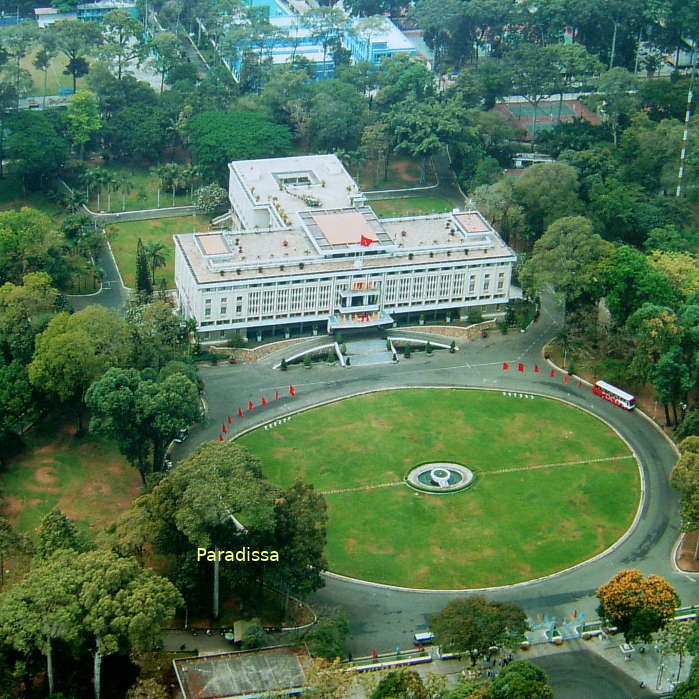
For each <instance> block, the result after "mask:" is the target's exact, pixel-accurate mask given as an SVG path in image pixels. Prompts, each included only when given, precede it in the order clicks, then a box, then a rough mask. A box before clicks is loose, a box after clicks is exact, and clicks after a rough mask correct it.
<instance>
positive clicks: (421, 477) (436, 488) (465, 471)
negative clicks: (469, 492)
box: [405, 461, 473, 494]
mask: <svg viewBox="0 0 699 699" xmlns="http://www.w3.org/2000/svg"><path fill="white" fill-rule="evenodd" d="M405 480H406V483H407V484H408V485H409V486H411V487H412V488H415V489H416V490H421V491H422V492H425V493H435V494H443V493H455V492H457V491H459V490H463V489H464V488H468V486H469V485H471V483H472V482H473V471H471V469H469V468H466V467H465V466H462V465H461V464H456V463H451V462H445V461H440V462H433V463H428V464H421V465H420V466H416V467H415V468H414V469H412V471H410V473H409V474H408V475H407V477H406V479H405Z"/></svg>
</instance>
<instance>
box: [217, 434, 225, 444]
mask: <svg viewBox="0 0 699 699" xmlns="http://www.w3.org/2000/svg"><path fill="white" fill-rule="evenodd" d="M218 441H219V442H223V441H224V439H223V435H222V434H220V435H219V436H218Z"/></svg>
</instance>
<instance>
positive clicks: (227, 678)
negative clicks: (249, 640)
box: [173, 648, 309, 699]
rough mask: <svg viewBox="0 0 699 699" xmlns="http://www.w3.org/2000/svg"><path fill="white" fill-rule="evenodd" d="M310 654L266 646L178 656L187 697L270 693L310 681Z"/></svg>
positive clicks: (205, 698) (179, 675)
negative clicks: (308, 679)
mask: <svg viewBox="0 0 699 699" xmlns="http://www.w3.org/2000/svg"><path fill="white" fill-rule="evenodd" d="M308 662H309V658H308V655H307V654H306V653H305V651H303V650H301V649H300V648H265V649H262V650H255V651H243V652H241V653H223V654H221V655H208V656H203V657H199V658H182V659H179V660H174V661H173V665H174V667H175V673H176V674H177V680H178V682H179V684H180V688H181V690H182V694H183V695H184V697H185V699H215V698H216V699H220V698H222V697H231V699H232V698H233V697H235V699H244V698H250V697H262V696H265V697H268V696H274V695H278V694H289V693H290V690H294V689H301V688H302V687H304V686H305V684H306V673H305V670H304V666H305V665H307V663H308Z"/></svg>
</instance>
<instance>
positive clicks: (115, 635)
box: [72, 551, 182, 699]
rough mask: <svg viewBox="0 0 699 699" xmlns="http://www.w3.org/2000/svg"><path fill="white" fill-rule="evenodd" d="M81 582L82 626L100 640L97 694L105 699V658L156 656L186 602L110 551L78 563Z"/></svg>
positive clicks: (93, 553)
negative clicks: (125, 651) (165, 627)
mask: <svg viewBox="0 0 699 699" xmlns="http://www.w3.org/2000/svg"><path fill="white" fill-rule="evenodd" d="M72 567H73V568H74V569H75V571H76V573H77V575H78V576H79V580H80V590H79V594H78V599H79V601H80V606H81V608H82V610H83V618H82V621H81V625H82V626H83V628H84V629H85V631H87V632H88V633H90V634H91V635H92V636H93V637H94V641H95V648H94V676H93V681H94V689H95V697H96V699H99V697H100V695H101V684H102V682H101V667H102V658H103V657H104V656H105V655H111V654H113V653H116V652H117V651H119V650H120V649H122V648H124V647H126V648H130V649H131V650H132V651H136V652H143V651H150V650H153V649H154V648H156V647H157V646H158V644H159V643H160V640H161V636H162V631H161V626H162V624H163V623H164V622H165V621H167V620H168V619H171V618H172V617H173V616H174V614H175V610H176V609H177V607H179V606H181V605H182V597H181V596H180V593H179V592H178V591H177V588H176V587H175V586H174V585H173V584H172V583H171V582H170V581H168V580H166V579H165V578H162V577H160V576H158V575H156V574H155V573H153V572H152V571H151V570H149V569H148V568H141V566H140V565H139V564H138V563H137V561H136V560H135V559H133V558H121V557H119V556H117V555H116V554H114V553H111V552H108V551H90V552H88V553H83V554H81V555H79V556H77V557H76V558H75V559H74V563H73V565H72Z"/></svg>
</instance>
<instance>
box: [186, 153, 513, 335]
mask: <svg viewBox="0 0 699 699" xmlns="http://www.w3.org/2000/svg"><path fill="white" fill-rule="evenodd" d="M228 167H229V171H230V181H229V197H230V203H231V210H230V212H229V214H227V217H226V221H227V225H228V229H227V230H220V231H212V232H207V233H192V234H180V235H176V236H174V241H175V282H176V285H177V294H178V301H179V307H180V312H181V314H182V315H183V317H185V318H194V319H195V320H196V322H197V326H198V331H199V336H200V339H201V340H202V341H204V342H213V341H221V340H224V339H226V338H228V337H230V336H231V335H232V334H234V333H239V334H241V335H243V336H247V337H248V338H249V339H250V340H258V341H259V340H261V339H262V338H266V337H272V336H277V337H279V338H281V337H289V336H290V335H291V334H294V335H296V334H299V333H305V334H311V333H312V332H313V333H318V332H321V333H324V332H334V331H342V332H343V333H345V332H353V331H355V330H361V329H364V328H381V327H383V328H386V327H392V326H394V325H396V324H399V323H402V324H405V323H406V322H412V323H417V321H418V320H419V319H424V320H426V322H430V321H432V320H436V319H446V318H448V319H450V320H456V319H457V318H459V317H461V315H462V314H467V313H468V312H469V310H470V309H473V308H478V309H480V310H481V311H482V312H483V313H484V314H485V315H489V314H494V313H498V312H502V311H503V310H504V304H505V303H507V301H508V300H509V298H510V275H511V272H512V266H513V264H514V262H515V259H516V256H515V253H514V252H513V251H512V250H511V249H510V248H509V247H508V246H507V245H506V244H505V243H504V242H503V240H502V239H501V238H500V236H499V235H498V233H497V232H496V231H495V230H494V229H493V228H492V226H491V225H490V224H489V223H488V222H487V221H486V220H485V218H484V217H483V216H482V215H481V214H480V213H479V212H478V211H464V212H460V211H458V210H455V211H454V212H453V213H446V214H432V215H427V216H410V217H404V218H388V219H379V218H378V217H377V216H376V214H375V213H374V211H373V210H372V208H371V206H370V205H369V203H368V202H367V201H366V198H365V197H364V195H363V194H362V193H361V192H360V191H359V189H358V187H357V184H356V183H355V182H354V180H353V179H352V177H350V175H349V174H348V173H347V171H346V170H345V168H344V167H343V166H342V163H341V162H340V161H339V160H338V158H337V157H336V156H334V155H308V156H298V157H290V158H269V159H264V160H242V161H237V162H232V163H230V164H229V166H228Z"/></svg>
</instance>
